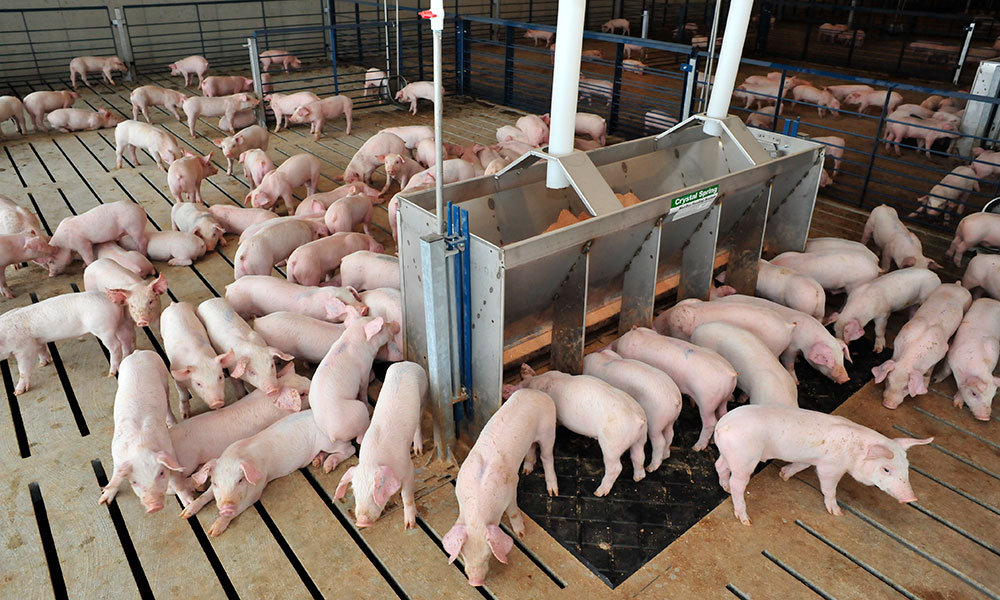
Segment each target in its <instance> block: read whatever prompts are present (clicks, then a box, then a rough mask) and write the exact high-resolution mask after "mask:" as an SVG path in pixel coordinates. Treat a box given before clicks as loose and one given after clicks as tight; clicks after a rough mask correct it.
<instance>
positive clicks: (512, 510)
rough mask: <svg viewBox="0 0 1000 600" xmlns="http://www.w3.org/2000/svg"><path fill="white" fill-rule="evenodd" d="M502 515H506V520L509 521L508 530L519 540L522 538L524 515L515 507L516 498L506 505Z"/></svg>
mask: <svg viewBox="0 0 1000 600" xmlns="http://www.w3.org/2000/svg"><path fill="white" fill-rule="evenodd" d="M504 514H505V515H507V520H508V521H510V528H511V529H513V530H514V533H515V534H516V535H517V537H519V538H523V537H524V533H525V530H524V515H522V514H521V509H519V508H518V507H517V496H516V494H515V497H514V498H512V499H511V501H510V504H508V505H507V508H506V510H504Z"/></svg>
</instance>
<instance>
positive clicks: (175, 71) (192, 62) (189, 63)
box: [167, 55, 208, 88]
mask: <svg viewBox="0 0 1000 600" xmlns="http://www.w3.org/2000/svg"><path fill="white" fill-rule="evenodd" d="M167 68H169V69H170V76H171V77H174V76H177V75H183V76H184V87H188V86H189V85H191V76H192V75H197V76H198V87H199V88H200V87H201V86H202V84H203V83H204V80H205V75H207V74H208V60H207V59H206V58H205V57H204V56H198V55H194V56H189V57H187V58H182V59H180V60H179V61H177V62H173V63H170V64H169V65H167Z"/></svg>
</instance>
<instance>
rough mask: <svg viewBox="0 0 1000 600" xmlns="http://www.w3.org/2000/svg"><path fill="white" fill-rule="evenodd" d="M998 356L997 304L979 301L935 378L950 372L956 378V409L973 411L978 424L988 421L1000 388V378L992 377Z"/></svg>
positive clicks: (999, 304)
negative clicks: (962, 408)
mask: <svg viewBox="0 0 1000 600" xmlns="http://www.w3.org/2000/svg"><path fill="white" fill-rule="evenodd" d="M998 357H1000V302H998V301H996V300H993V299H991V298H980V299H978V300H976V301H974V302H973V303H972V306H971V307H969V312H967V313H965V318H963V319H962V324H961V325H959V326H958V331H957V332H955V339H953V340H952V342H951V348H949V349H948V359H947V361H946V362H945V367H946V368H945V369H943V370H942V372H941V373H940V374H939V375H938V376H937V381H941V380H942V379H944V378H945V377H947V376H948V374H949V373H951V374H953V375H954V376H955V383H956V384H957V385H958V392H957V393H956V394H955V398H954V403H955V406H957V407H959V408H961V407H962V404H963V403H964V404H965V405H966V406H968V407H969V410H971V411H972V416H974V417H975V418H976V419H978V420H980V421H989V420H990V413H991V412H992V408H993V397H994V396H995V395H996V393H997V386H998V385H1000V377H994V376H993V370H994V369H995V368H996V366H997V358H998Z"/></svg>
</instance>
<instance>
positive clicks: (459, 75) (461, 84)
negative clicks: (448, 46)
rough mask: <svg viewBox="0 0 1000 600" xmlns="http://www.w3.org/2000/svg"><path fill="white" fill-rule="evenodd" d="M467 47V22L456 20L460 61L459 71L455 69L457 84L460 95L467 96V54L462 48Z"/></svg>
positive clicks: (458, 18)
mask: <svg viewBox="0 0 1000 600" xmlns="http://www.w3.org/2000/svg"><path fill="white" fill-rule="evenodd" d="M464 47H465V22H464V21H463V20H462V17H456V18H455V58H456V59H457V60H458V65H457V67H458V68H457V69H455V80H456V81H455V84H456V87H458V95H459V96H464V95H465V77H464V73H465V53H464V52H462V48H464Z"/></svg>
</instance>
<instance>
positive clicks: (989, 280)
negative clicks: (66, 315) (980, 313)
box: [962, 254, 1000, 299]
mask: <svg viewBox="0 0 1000 600" xmlns="http://www.w3.org/2000/svg"><path fill="white" fill-rule="evenodd" d="M962 287H964V288H965V289H967V290H969V291H973V290H975V292H976V297H979V296H981V295H982V292H981V291H980V289H981V290H982V291H985V292H986V293H987V294H989V295H990V297H992V298H998V299H1000V256H997V255H995V254H979V255H977V256H975V257H973V259H972V260H970V261H969V264H968V265H967V266H966V267H965V274H964V275H962Z"/></svg>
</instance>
